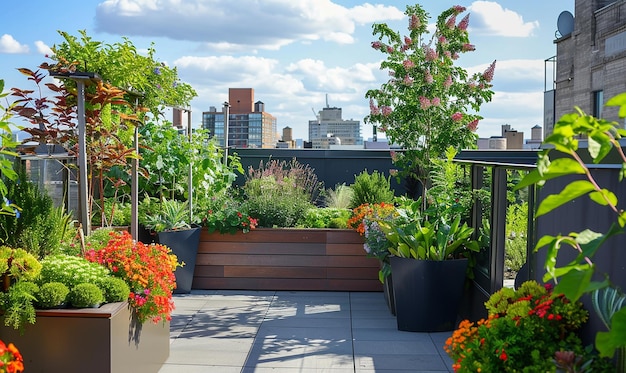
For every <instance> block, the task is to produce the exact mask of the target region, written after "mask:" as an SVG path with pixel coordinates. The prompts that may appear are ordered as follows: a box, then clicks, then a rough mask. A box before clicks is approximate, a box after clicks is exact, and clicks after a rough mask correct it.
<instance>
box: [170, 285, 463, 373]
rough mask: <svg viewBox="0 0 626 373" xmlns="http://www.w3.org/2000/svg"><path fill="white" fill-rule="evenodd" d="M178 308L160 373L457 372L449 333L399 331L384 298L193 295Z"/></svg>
mask: <svg viewBox="0 0 626 373" xmlns="http://www.w3.org/2000/svg"><path fill="white" fill-rule="evenodd" d="M175 304H176V310H175V311H174V314H173V316H172V322H171V329H170V356H169V359H168V360H167V361H166V363H165V364H164V365H163V366H162V368H161V370H160V371H159V372H160V373H178V372H189V373H196V372H218V373H222V372H223V373H231V372H232V373H235V372H238V373H239V372H242V373H252V372H260V373H264V372H274V373H292V372H302V373H313V372H330V373H348V372H414V373H429V372H452V368H451V365H452V362H451V360H450V358H449V357H448V356H447V355H446V353H445V351H443V345H444V343H445V340H446V339H447V338H448V337H449V336H450V335H451V332H445V333H411V332H402V331H398V330H397V328H396V319H395V317H394V316H393V315H392V314H391V313H390V312H389V309H388V308H387V305H386V303H385V300H384V296H383V293H359V292H299V291H298V292H291V291H192V293H191V294H185V295H176V296H175Z"/></svg>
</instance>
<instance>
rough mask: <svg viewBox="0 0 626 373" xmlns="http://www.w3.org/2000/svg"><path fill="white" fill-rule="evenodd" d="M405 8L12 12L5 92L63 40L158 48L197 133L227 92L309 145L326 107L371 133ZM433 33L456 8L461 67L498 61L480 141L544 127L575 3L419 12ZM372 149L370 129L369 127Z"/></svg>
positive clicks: (159, 1)
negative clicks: (548, 76) (373, 106)
mask: <svg viewBox="0 0 626 373" xmlns="http://www.w3.org/2000/svg"><path fill="white" fill-rule="evenodd" d="M413 4H415V3H414V2H405V1H396V0H384V1H382V0H380V1H376V0H373V1H371V2H366V1H359V0H254V1H253V0H241V1H230V0H81V1H72V4H71V5H66V4H63V5H61V4H59V2H49V1H43V2H38V3H37V5H36V6H34V5H33V4H32V2H28V1H18V2H12V4H11V6H10V7H5V9H4V10H3V17H2V23H1V24H0V79H4V80H5V83H6V88H5V89H8V88H10V87H24V88H25V87H29V85H28V83H27V81H26V80H25V78H24V77H23V76H22V75H21V74H19V73H18V72H17V70H16V69H17V68H20V67H27V68H30V69H36V68H37V66H38V65H39V64H40V63H41V62H44V61H46V58H45V54H46V53H50V51H49V47H50V46H53V45H54V44H55V43H60V42H62V41H63V40H62V38H61V37H60V35H59V34H58V33H57V31H58V30H62V31H66V32H68V33H70V34H72V35H78V30H87V33H88V35H89V36H91V37H92V38H93V39H94V40H98V41H103V42H105V43H115V42H118V41H121V40H122V37H124V36H125V37H128V38H129V39H130V40H131V41H132V42H133V44H134V45H135V46H136V47H137V48H138V49H139V50H142V49H146V48H147V47H148V46H149V45H150V43H151V42H154V43H155V49H156V52H157V53H156V57H157V59H159V60H160V61H161V62H164V63H166V64H168V65H170V66H176V67H177V68H178V71H179V76H180V77H181V79H182V80H183V81H185V82H187V83H189V84H191V85H192V86H193V87H194V88H195V89H196V91H197V92H198V95H199V96H198V97H197V98H195V99H194V100H193V102H192V105H191V109H192V111H193V114H192V124H193V126H199V125H200V123H201V112H202V111H207V110H208V109H209V107H210V106H215V107H218V108H221V103H223V102H224V101H227V99H228V88H229V87H230V88H254V90H255V100H257V101H263V102H264V103H265V110H266V111H267V112H269V113H271V114H273V115H274V116H276V117H277V118H278V130H279V132H281V130H282V128H283V127H285V126H289V127H291V128H293V131H294V137H296V138H304V139H307V137H308V121H309V120H314V119H315V117H314V115H313V111H312V109H314V110H315V111H319V110H321V109H322V108H323V107H324V106H325V105H326V97H328V104H329V105H330V106H331V107H332V106H336V107H341V108H342V109H343V117H344V119H355V120H360V121H361V122H363V118H364V117H365V116H366V115H367V114H368V110H369V106H368V101H367V100H366V99H365V98H364V95H365V92H366V91H367V90H368V89H372V88H377V87H379V86H380V84H381V83H383V82H384V81H385V80H387V79H388V75H387V73H386V72H382V71H380V70H379V65H380V58H381V55H380V54H379V53H378V52H376V51H374V50H372V48H371V47H370V43H371V42H372V41H373V40H374V39H373V36H372V24H373V23H382V22H384V23H387V24H389V25H390V26H391V27H392V28H393V29H395V30H397V31H400V32H401V33H403V34H405V33H406V27H407V20H406V18H405V17H404V14H403V12H404V10H405V8H406V5H413ZM419 4H421V5H422V6H423V7H424V9H425V10H426V11H427V12H428V13H429V14H430V16H431V20H432V21H433V22H434V20H435V19H436V17H437V16H438V15H439V14H440V13H441V11H443V10H445V9H447V8H448V7H450V6H452V5H462V6H465V7H467V11H468V12H469V13H470V24H469V29H468V30H469V33H470V34H469V35H470V40H471V42H472V43H473V44H475V45H476V51H475V52H471V53H466V54H465V55H463V57H462V58H461V59H460V60H459V61H458V62H459V65H461V66H462V67H464V68H466V69H467V70H468V71H470V72H473V71H482V70H484V69H485V68H486V67H487V65H488V64H489V63H491V62H492V61H493V60H497V64H496V71H495V77H494V80H493V84H494V87H493V89H494V91H495V95H494V97H493V100H492V102H490V103H488V104H485V105H483V107H482V109H481V111H480V114H481V115H482V116H483V117H484V118H485V119H483V120H482V121H481V122H480V124H479V128H478V134H479V135H480V136H481V137H489V136H497V135H500V133H501V125H503V124H509V125H511V126H512V127H513V128H514V129H516V130H518V131H523V132H524V134H525V137H526V138H529V137H530V128H532V127H533V126H535V125H537V124H539V125H543V123H542V121H543V91H544V72H545V69H544V60H545V59H547V58H550V57H552V56H554V55H555V54H556V47H555V45H554V43H553V42H554V40H555V32H556V29H557V18H558V15H559V14H560V13H561V12H562V11H565V10H567V11H570V12H571V13H572V14H573V13H574V0H550V1H547V0H542V1H539V0H525V1H520V0H497V1H458V2H449V1H440V0H437V1H435V0H427V1H422V2H419ZM362 134H363V137H364V138H365V139H367V138H368V137H371V135H372V134H371V128H369V126H363V127H362Z"/></svg>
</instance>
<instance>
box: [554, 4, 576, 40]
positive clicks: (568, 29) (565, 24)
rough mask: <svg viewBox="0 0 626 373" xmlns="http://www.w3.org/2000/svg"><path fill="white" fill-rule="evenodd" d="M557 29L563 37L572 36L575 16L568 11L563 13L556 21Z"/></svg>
mask: <svg viewBox="0 0 626 373" xmlns="http://www.w3.org/2000/svg"><path fill="white" fill-rule="evenodd" d="M556 27H557V30H558V31H559V34H561V37H563V36H567V35H569V34H571V33H572V31H574V16H573V15H572V13H570V12H568V11H567V10H565V11H562V12H561V14H559V18H558V19H557V21H556Z"/></svg>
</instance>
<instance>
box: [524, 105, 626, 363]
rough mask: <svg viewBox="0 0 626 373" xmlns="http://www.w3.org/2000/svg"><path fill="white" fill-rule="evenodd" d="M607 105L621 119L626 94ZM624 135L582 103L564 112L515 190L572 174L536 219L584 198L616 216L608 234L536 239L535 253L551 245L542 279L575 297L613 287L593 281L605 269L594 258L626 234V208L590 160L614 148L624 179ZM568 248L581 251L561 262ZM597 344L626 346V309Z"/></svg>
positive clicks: (604, 350) (602, 348)
mask: <svg viewBox="0 0 626 373" xmlns="http://www.w3.org/2000/svg"><path fill="white" fill-rule="evenodd" d="M606 105H607V106H617V107H618V108H619V117H620V118H625V117H626V93H622V94H619V95H617V96H615V97H613V98H611V99H610V100H608V101H607V103H606ZM625 135H626V130H625V129H623V128H622V127H621V125H620V124H618V123H617V122H611V121H607V120H605V119H601V118H596V117H594V116H592V115H589V114H586V113H585V112H583V111H582V110H581V109H580V108H578V107H577V108H576V110H575V112H573V113H569V114H566V115H564V116H562V117H561V118H560V119H559V121H558V122H557V123H556V124H555V125H554V129H553V132H552V134H550V135H549V136H548V137H547V138H546V139H545V140H544V144H545V146H544V147H545V149H544V150H542V151H541V152H540V153H539V158H538V160H537V168H536V170H533V171H532V172H530V173H528V174H527V175H526V176H525V177H524V178H523V179H522V180H521V181H520V183H519V184H518V185H517V186H516V189H521V188H525V187H527V186H529V185H533V184H536V185H539V186H542V185H544V184H545V183H546V182H547V181H549V180H552V179H555V178H559V177H563V176H568V177H570V178H574V179H573V180H572V181H570V182H569V183H567V184H566V185H565V187H564V188H563V189H562V190H561V191H560V192H559V193H556V194H551V195H548V196H546V198H545V199H543V200H542V201H541V203H540V204H539V206H538V207H537V211H536V213H535V217H540V216H543V215H546V214H548V213H550V212H552V211H553V210H555V209H558V208H559V207H561V206H563V205H565V204H567V203H569V202H571V201H573V200H575V199H577V198H582V197H587V198H589V199H590V200H591V201H592V202H593V203H595V204H597V205H599V206H603V207H605V208H606V209H607V210H608V211H609V212H610V213H611V214H612V215H613V216H614V217H615V221H614V222H613V224H612V225H611V226H610V227H608V228H607V230H606V232H603V233H602V232H595V231H593V230H591V229H584V230H582V231H580V232H571V233H569V234H565V235H563V234H558V235H555V236H553V235H545V236H543V237H541V238H540V239H539V241H538V242H537V244H536V246H535V249H534V250H535V251H538V250H540V249H542V248H546V260H545V264H544V267H545V271H546V273H545V275H544V277H543V280H544V281H550V280H553V281H554V282H556V283H557V285H556V290H557V291H559V292H562V293H564V294H565V296H567V297H568V298H569V299H571V300H573V301H575V300H578V299H579V298H580V297H581V296H582V295H583V294H587V293H592V292H593V291H595V290H597V289H600V288H604V287H607V286H609V284H610V279H608V278H607V279H606V280H605V281H602V282H597V281H594V280H593V275H594V273H595V272H596V271H598V270H600V268H598V267H597V266H596V265H595V263H594V261H593V257H594V255H595V254H596V253H597V252H598V251H599V250H600V249H601V247H602V245H603V244H604V243H605V242H606V241H607V239H609V238H610V237H612V236H615V235H617V234H620V233H623V231H624V226H625V225H626V211H624V210H623V209H622V208H620V207H618V198H617V195H616V194H615V193H614V192H613V191H611V190H609V189H607V188H604V187H602V186H601V185H599V184H598V182H597V180H596V179H595V178H594V175H593V174H592V172H591V170H590V169H589V167H588V166H587V163H586V162H585V158H586V157H588V158H589V159H590V160H591V161H592V162H593V164H599V163H601V162H602V161H603V160H604V159H605V158H606V156H607V155H608V154H609V153H610V152H614V153H615V154H617V156H618V157H619V159H620V160H621V162H622V168H621V171H620V172H619V181H622V179H623V178H624V176H625V175H626V155H625V154H624V151H623V149H622V146H621V144H620V139H622V138H623V137H624V136H625ZM580 138H586V139H587V141H588V147H587V148H586V149H583V148H581V147H579V144H580ZM563 247H571V248H572V249H573V250H575V253H576V254H577V255H576V257H575V259H574V260H571V261H569V262H567V263H562V260H561V261H559V260H557V259H558V258H559V257H562V255H561V249H562V248H563ZM596 348H597V349H598V351H599V352H600V354H601V355H602V356H613V355H614V353H615V351H616V349H624V348H626V308H621V309H620V310H618V311H616V312H614V314H613V315H612V318H611V320H610V329H609V331H606V332H604V331H600V332H598V333H597V334H596Z"/></svg>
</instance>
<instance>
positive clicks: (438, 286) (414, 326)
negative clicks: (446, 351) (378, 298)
mask: <svg viewBox="0 0 626 373" xmlns="http://www.w3.org/2000/svg"><path fill="white" fill-rule="evenodd" d="M466 269H467V259H455V260H443V261H433V260H416V259H407V258H399V257H391V273H392V274H393V293H394V298H395V306H396V320H397V323H398V330H403V331H409V332H442V331H450V330H454V328H455V327H456V321H457V315H458V311H459V307H460V305H461V300H462V297H463V285H464V282H465V271H466Z"/></svg>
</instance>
